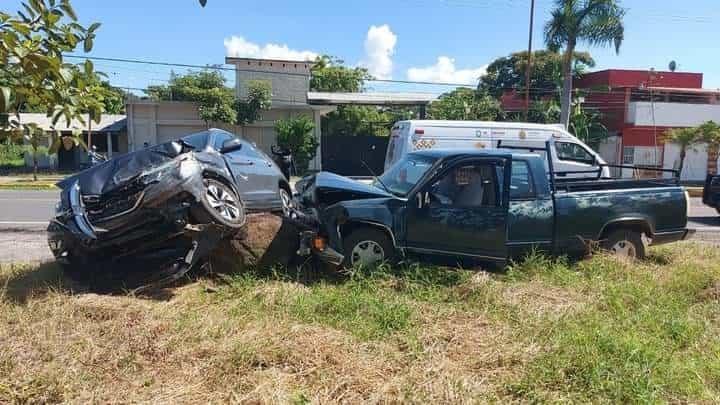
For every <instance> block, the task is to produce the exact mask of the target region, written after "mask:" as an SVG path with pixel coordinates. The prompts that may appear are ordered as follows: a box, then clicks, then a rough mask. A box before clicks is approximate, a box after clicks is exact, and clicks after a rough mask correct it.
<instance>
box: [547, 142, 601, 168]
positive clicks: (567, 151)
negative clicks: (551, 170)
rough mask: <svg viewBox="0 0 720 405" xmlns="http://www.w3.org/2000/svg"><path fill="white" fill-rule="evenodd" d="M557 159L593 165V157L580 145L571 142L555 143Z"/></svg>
mask: <svg viewBox="0 0 720 405" xmlns="http://www.w3.org/2000/svg"><path fill="white" fill-rule="evenodd" d="M555 151H556V152H557V156H558V159H560V160H569V161H571V162H580V163H587V164H593V162H595V157H594V156H593V155H592V154H590V152H588V151H587V150H586V149H585V148H583V147H582V146H581V145H578V144H576V143H572V142H555Z"/></svg>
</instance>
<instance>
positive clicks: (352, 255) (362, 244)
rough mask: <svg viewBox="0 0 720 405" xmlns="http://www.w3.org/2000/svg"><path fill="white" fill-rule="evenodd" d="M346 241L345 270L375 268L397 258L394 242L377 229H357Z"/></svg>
mask: <svg viewBox="0 0 720 405" xmlns="http://www.w3.org/2000/svg"><path fill="white" fill-rule="evenodd" d="M344 239H345V240H344V241H343V253H344V254H345V260H344V261H343V266H344V267H345V268H352V267H354V266H364V267H368V266H375V265H378V264H380V263H382V262H385V261H392V259H393V258H394V257H395V248H394V246H393V244H392V241H391V240H390V238H388V236H387V235H386V234H385V233H384V232H381V231H379V230H377V229H372V228H361V229H357V230H355V231H353V232H352V233H350V235H348V236H347V237H346V238H344Z"/></svg>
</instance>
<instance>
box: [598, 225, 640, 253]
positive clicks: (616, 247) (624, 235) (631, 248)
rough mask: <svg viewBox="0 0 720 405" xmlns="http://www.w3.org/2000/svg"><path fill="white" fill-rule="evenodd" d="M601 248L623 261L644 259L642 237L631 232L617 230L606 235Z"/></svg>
mask: <svg viewBox="0 0 720 405" xmlns="http://www.w3.org/2000/svg"><path fill="white" fill-rule="evenodd" d="M602 247H603V248H604V249H605V250H607V251H609V252H610V253H612V254H613V255H615V256H618V257H620V258H624V259H644V258H645V243H644V242H643V240H642V235H641V234H640V233H638V232H635V231H631V230H623V229H621V230H617V231H614V232H612V233H611V234H610V235H608V237H607V239H606V240H605V241H604V242H603V244H602Z"/></svg>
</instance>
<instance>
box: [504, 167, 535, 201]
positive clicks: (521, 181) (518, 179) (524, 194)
mask: <svg viewBox="0 0 720 405" xmlns="http://www.w3.org/2000/svg"><path fill="white" fill-rule="evenodd" d="M533 197H535V187H534V185H533V181H532V176H531V174H530V166H528V163H527V162H525V161H522V160H513V163H512V174H511V177H510V198H511V199H515V200H521V199H526V198H533Z"/></svg>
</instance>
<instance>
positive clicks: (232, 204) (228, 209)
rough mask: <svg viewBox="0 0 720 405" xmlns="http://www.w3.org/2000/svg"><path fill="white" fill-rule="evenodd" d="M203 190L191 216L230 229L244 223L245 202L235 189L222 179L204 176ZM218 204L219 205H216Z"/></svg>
mask: <svg viewBox="0 0 720 405" xmlns="http://www.w3.org/2000/svg"><path fill="white" fill-rule="evenodd" d="M203 183H204V184H205V190H204V192H203V195H202V197H201V198H200V204H199V206H198V207H195V209H193V212H192V214H193V217H195V219H197V220H198V221H200V222H201V223H210V222H214V223H216V224H218V225H222V226H225V227H228V228H231V229H240V228H242V227H243V226H244V225H245V204H244V203H243V201H242V200H241V199H240V196H238V194H237V193H236V192H235V190H234V189H233V188H232V187H230V186H228V185H227V184H225V183H224V182H222V181H219V180H216V179H212V178H205V179H204V180H203ZM218 204H220V206H218Z"/></svg>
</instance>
